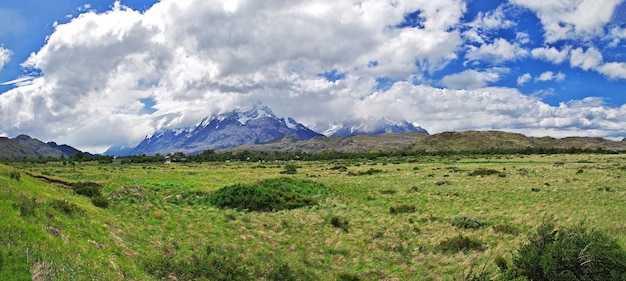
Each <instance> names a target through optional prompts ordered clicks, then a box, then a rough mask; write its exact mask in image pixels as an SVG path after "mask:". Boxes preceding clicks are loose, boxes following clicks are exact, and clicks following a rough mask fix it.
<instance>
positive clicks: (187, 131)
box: [126, 105, 321, 155]
mask: <svg viewBox="0 0 626 281" xmlns="http://www.w3.org/2000/svg"><path fill="white" fill-rule="evenodd" d="M286 136H294V137H296V138H297V139H300V140H308V139H310V138H313V137H316V136H321V134H319V133H316V132H314V131H312V130H311V129H309V128H307V127H306V126H304V125H302V124H300V123H298V122H296V121H295V120H294V119H292V118H287V120H285V119H284V118H279V117H277V116H276V115H274V113H272V110H270V109H269V108H268V107H266V106H261V105H257V106H253V107H249V108H244V109H238V110H235V111H231V112H228V113H223V114H219V115H213V116H210V117H205V118H204V119H202V121H201V122H200V123H199V124H198V125H197V126H195V127H193V128H184V129H175V130H172V129H168V130H164V131H160V132H157V133H154V134H152V135H148V136H146V138H145V139H144V140H143V141H142V142H141V143H139V145H137V146H136V147H135V148H134V149H133V150H132V151H130V152H127V154H126V155H141V154H146V155H154V154H156V153H160V154H167V153H173V152H179V151H180V152H184V153H187V154H194V153H200V152H202V151H204V150H207V149H221V148H228V147H235V146H239V145H243V144H259V143H265V142H270V141H274V140H279V139H282V138H284V137H286Z"/></svg>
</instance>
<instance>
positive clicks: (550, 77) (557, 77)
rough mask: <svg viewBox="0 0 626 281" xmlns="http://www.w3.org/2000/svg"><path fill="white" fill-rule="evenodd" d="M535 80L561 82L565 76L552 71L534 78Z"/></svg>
mask: <svg viewBox="0 0 626 281" xmlns="http://www.w3.org/2000/svg"><path fill="white" fill-rule="evenodd" d="M535 80H537V81H543V82H545V81H552V80H554V81H563V80H565V74H563V73H561V72H559V73H556V74H555V73H554V72H552V71H546V72H543V73H541V74H540V75H539V76H537V78H535Z"/></svg>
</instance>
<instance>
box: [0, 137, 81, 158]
mask: <svg viewBox="0 0 626 281" xmlns="http://www.w3.org/2000/svg"><path fill="white" fill-rule="evenodd" d="M54 145H55V147H53V146H50V145H49V144H47V143H44V142H42V141H40V140H38V139H35V138H31V137H30V136H27V135H19V136H17V137H16V138H13V139H10V138H4V137H2V138H0V158H3V159H17V158H40V157H42V158H47V157H54V158H60V157H69V156H71V155H73V154H72V153H69V152H70V151H69V150H67V149H69V148H71V147H70V146H66V145H63V146H62V147H61V148H62V149H65V150H60V149H57V147H58V146H57V145H56V143H55V144H54ZM72 149H73V150H76V149H74V148H72ZM76 151H78V150H76Z"/></svg>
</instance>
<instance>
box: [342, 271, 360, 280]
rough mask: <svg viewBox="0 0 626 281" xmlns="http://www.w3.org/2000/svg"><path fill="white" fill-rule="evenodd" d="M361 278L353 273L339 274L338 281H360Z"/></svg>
mask: <svg viewBox="0 0 626 281" xmlns="http://www.w3.org/2000/svg"><path fill="white" fill-rule="evenodd" d="M360 280H361V277H359V276H358V275H356V274H354V273H352V272H339V274H337V281H360Z"/></svg>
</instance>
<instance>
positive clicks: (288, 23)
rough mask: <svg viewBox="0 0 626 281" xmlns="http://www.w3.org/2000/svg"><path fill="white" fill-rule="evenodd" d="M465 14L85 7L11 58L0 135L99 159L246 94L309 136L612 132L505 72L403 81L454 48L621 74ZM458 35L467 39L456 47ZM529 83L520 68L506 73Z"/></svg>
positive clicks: (438, 64)
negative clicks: (355, 122)
mask: <svg viewBox="0 0 626 281" xmlns="http://www.w3.org/2000/svg"><path fill="white" fill-rule="evenodd" d="M518 2H521V1H518ZM527 6H529V5H527ZM87 9H88V7H87ZM533 9H535V10H537V11H539V10H540V9H539V8H533ZM542 11H543V10H542ZM465 12H466V6H465V2H464V1H459V0H440V1H431V0H411V1H408V0H397V1H391V2H389V1H378V0H367V1H359V2H351V1H334V0H318V1H305V0H297V1H295V0H293V1H292V0H290V1H287V0H277V1H231V0H223V1H202V0H162V1H160V2H158V3H156V4H155V5H153V6H152V7H151V8H150V9H148V10H146V11H145V12H144V13H140V12H137V11H133V10H131V9H129V8H126V7H124V6H123V5H121V4H120V3H119V2H116V4H115V5H114V7H113V8H112V9H111V10H110V11H106V12H103V13H97V12H94V11H86V12H84V13H83V14H81V15H80V16H78V17H77V18H74V19H72V20H71V21H70V22H69V23H67V24H59V25H56V26H55V27H54V32H53V33H52V34H50V36H49V37H48V39H47V41H46V43H45V45H44V46H43V47H42V48H41V49H40V50H38V51H37V52H35V53H34V54H32V55H31V56H30V57H29V58H28V59H27V60H26V61H25V62H24V63H23V66H24V67H25V68H27V70H28V69H33V70H36V71H35V72H37V73H38V72H41V73H42V75H41V76H39V77H29V78H28V79H24V80H14V81H12V82H15V83H14V85H16V87H15V88H13V89H11V90H9V91H7V92H5V93H3V94H1V95H0V128H1V129H0V134H4V135H16V134H19V133H28V134H31V135H34V136H36V137H38V138H40V139H43V140H55V141H57V142H60V143H69V144H72V145H76V146H78V147H79V148H81V149H88V150H93V151H95V152H98V151H102V150H104V149H106V148H107V147H108V146H109V145H111V144H130V145H132V144H136V143H137V142H139V141H140V140H141V139H142V138H143V137H144V136H145V135H147V134H151V133H153V132H154V131H155V130H160V129H164V128H178V127H187V126H193V125H195V124H196V123H197V122H199V121H200V120H201V119H202V118H203V117H205V116H207V115H211V114H215V113H220V112H225V111H229V110H232V109H233V108H234V107H236V106H238V105H243V104H249V103H256V102H262V103H264V104H266V105H268V106H270V107H271V108H273V110H274V111H275V113H277V114H278V115H280V116H291V117H294V118H296V119H297V120H298V121H300V122H302V123H304V124H305V125H308V126H311V127H313V128H314V129H316V130H318V131H323V130H325V129H326V127H324V126H328V125H329V124H330V123H332V122H333V121H340V120H342V119H344V118H346V117H359V116H366V115H378V116H390V117H393V118H402V119H406V120H408V121H410V122H418V123H419V124H421V125H423V126H424V127H425V128H426V129H428V130H429V131H431V132H435V133H436V132H441V131H445V130H465V129H502V130H511V131H520V132H521V131H524V132H534V133H537V132H541V129H542V128H548V129H550V130H555V131H556V130H557V128H558V126H561V127H562V128H563V130H564V132H576V130H580V129H589V130H590V132H597V134H602V133H604V134H606V135H613V134H617V132H623V128H624V125H625V122H626V121H625V120H626V118H625V117H624V112H625V110H624V108H619V109H611V108H607V107H605V106H604V105H603V104H599V103H598V102H597V100H595V101H594V102H595V103H592V102H591V101H589V100H586V101H581V102H580V103H576V102H573V103H568V104H562V105H560V106H557V107H554V106H550V105H547V104H545V103H543V102H541V101H540V100H539V99H538V98H537V97H534V96H525V95H523V94H522V93H520V92H519V91H517V90H515V89H510V88H503V87H489V86H490V85H494V84H495V83H496V82H499V81H502V80H503V79H504V76H505V74H507V73H508V68H504V67H502V68H496V67H492V66H493V65H489V66H488V67H492V68H487V69H484V68H483V69H482V70H475V69H466V70H463V71H461V70H459V72H457V73H454V74H450V75H447V76H445V77H443V78H442V79H441V80H440V81H434V82H433V81H427V83H430V84H431V85H442V86H446V87H448V89H441V88H437V87H433V86H429V85H427V84H424V85H415V82H416V81H421V80H420V79H421V78H422V77H420V76H423V75H425V73H435V72H437V71H438V70H441V69H443V68H445V67H446V66H448V65H450V64H451V62H453V61H455V60H458V59H459V57H461V59H465V60H467V61H468V62H470V63H471V64H481V63H494V64H495V63H500V62H512V61H516V60H518V59H519V58H524V57H528V56H530V55H531V54H532V56H533V57H535V58H539V59H542V60H547V61H551V62H554V63H561V62H563V61H566V60H567V59H568V58H569V61H570V64H571V66H572V67H577V68H582V69H585V70H587V69H593V70H597V71H600V72H601V73H604V74H605V75H607V76H610V77H616V78H620V77H623V75H624V65H623V64H621V63H603V60H602V56H601V55H600V56H598V51H597V49H595V48H593V47H590V48H587V49H586V50H583V49H580V48H578V49H574V50H570V49H568V47H565V48H563V49H561V50H557V49H555V48H554V47H546V48H542V49H535V50H533V51H532V52H530V51H529V50H526V49H525V47H526V45H523V44H526V43H527V42H528V41H527V37H528V34H525V33H523V32H517V33H516V34H517V35H518V36H517V39H518V40H517V41H515V42H511V41H508V40H507V39H504V38H495V39H494V38H489V36H484V35H483V34H482V33H481V32H483V31H484V30H489V29H498V28H512V27H513V26H514V23H513V22H512V21H511V20H509V19H506V17H505V16H504V14H505V13H504V12H503V10H502V9H501V8H498V9H497V10H496V11H494V12H489V13H483V14H480V15H479V16H478V17H477V18H476V20H475V21H474V23H473V24H474V25H475V26H474V27H471V26H470V27H469V28H466V27H463V28H461V27H460V26H461V25H462V24H463V23H462V21H461V20H462V18H463V16H464V13H465ZM408 13H418V16H419V24H417V25H415V26H414V25H411V24H406V23H405V22H404V21H405V20H406V18H405V16H406V15H407V14H408ZM472 32H473V33H472ZM470 38H473V39H471V40H470ZM525 38H526V39H525ZM464 40H468V41H471V42H473V43H475V44H476V45H475V46H472V47H469V48H466V47H464V46H463V44H464ZM525 42H526V43H525ZM520 44H522V45H520ZM570 53H571V54H570ZM563 54H565V55H563ZM324 73H341V74H342V75H340V76H341V77H338V79H327V78H326V77H325V75H324ZM542 77H543V78H542ZM559 77H560V76H559V73H557V74H555V73H551V74H550V75H549V74H547V73H543V74H541V75H540V76H539V78H541V79H551V80H558V79H561V78H559ZM381 78H385V79H388V80H389V81H392V82H391V83H390V84H389V87H388V88H387V87H385V89H381V88H380V87H379V83H378V82H377V81H380V79H381ZM539 78H537V79H539ZM425 80H428V79H425ZM531 80H532V76H531V75H530V74H529V73H527V74H524V75H522V76H520V77H519V78H518V79H517V82H518V84H520V85H523V84H525V83H528V82H529V81H531ZM425 83H426V82H425ZM146 100H149V101H150V103H149V105H148V106H149V107H150V108H149V110H148V109H147V108H146V107H147V105H146V103H145V101H146ZM602 118H606V119H602ZM585 120H586V121H585ZM541 124H543V125H541ZM542 126H544V127H542ZM555 134H556V133H555ZM551 135H554V134H552V133H551Z"/></svg>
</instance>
